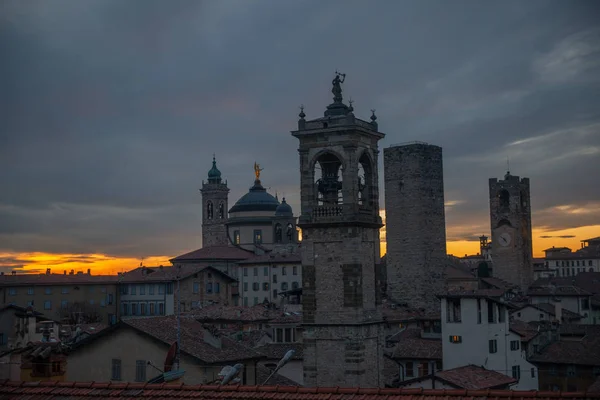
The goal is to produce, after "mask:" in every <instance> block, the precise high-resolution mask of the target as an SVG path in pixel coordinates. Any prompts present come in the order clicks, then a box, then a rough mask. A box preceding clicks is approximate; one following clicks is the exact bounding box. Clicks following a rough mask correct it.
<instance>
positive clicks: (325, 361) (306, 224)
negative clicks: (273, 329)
mask: <svg viewBox="0 0 600 400" xmlns="http://www.w3.org/2000/svg"><path fill="white" fill-rule="evenodd" d="M344 80H345V75H344V74H339V73H336V76H335V79H334V80H333V82H332V84H333V88H332V93H333V95H334V97H333V103H332V104H330V105H329V106H328V107H327V109H326V111H325V114H324V116H323V117H321V118H317V119H313V120H309V121H307V120H305V116H306V115H305V114H304V107H301V112H300V115H299V116H300V119H299V121H298V130H296V131H293V132H292V135H293V136H294V137H296V138H297V139H298V140H299V141H300V146H299V149H298V152H299V153H300V174H301V177H300V181H301V189H300V192H301V215H300V217H299V222H298V226H299V227H300V228H301V229H302V246H301V254H302V276H303V284H302V290H303V304H302V305H303V326H304V342H303V345H304V385H305V386H313V387H314V386H328V387H332V386H340V387H359V386H360V387H382V386H383V384H384V382H383V376H382V370H383V366H382V363H383V345H384V336H383V332H384V330H383V325H382V318H381V315H380V314H379V312H378V310H377V303H378V296H377V285H378V282H377V276H378V274H377V268H379V263H380V252H379V251H380V250H379V229H380V228H381V227H382V226H383V224H382V222H381V218H380V216H379V188H378V182H379V179H378V163H377V160H378V156H379V150H378V141H379V140H380V139H382V138H383V137H384V136H385V135H384V134H383V133H381V132H379V131H378V126H377V122H376V119H377V117H376V116H375V110H372V111H373V115H372V116H371V122H367V121H363V120H361V119H358V118H356V117H355V116H354V109H353V107H352V102H350V105H349V106H348V105H346V104H344V103H343V99H342V88H341V84H342V83H343V82H344Z"/></svg>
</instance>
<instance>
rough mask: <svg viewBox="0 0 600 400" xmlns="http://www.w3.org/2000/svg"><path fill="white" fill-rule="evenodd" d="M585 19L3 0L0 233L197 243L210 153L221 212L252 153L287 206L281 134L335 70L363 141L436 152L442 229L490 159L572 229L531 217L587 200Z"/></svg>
mask: <svg viewBox="0 0 600 400" xmlns="http://www.w3.org/2000/svg"><path fill="white" fill-rule="evenodd" d="M142 4H143V6H141V5H142ZM598 11H599V7H598V6H597V4H596V3H595V2H594V1H577V2H570V3H568V4H567V3H564V2H561V1H528V2H517V1H514V2H510V1H509V2H503V3H497V4H496V3H482V2H477V1H458V2H452V3H448V2H444V1H440V2H389V3H377V4H371V3H368V4H367V3H365V2H362V1H343V2H342V1H337V2H336V1H329V2H320V1H316V0H315V1H304V2H278V1H266V0H260V1H255V2H252V3H251V4H250V3H244V2H235V1H233V2H229V1H224V0H223V1H218V2H211V1H191V0H190V1H170V2H163V1H150V0H147V1H143V2H140V1H129V2H121V1H111V0H109V1H87V2H85V5H83V4H82V3H81V2H77V1H67V0H60V1H59V0H53V1H51V2H45V1H38V2H26V3H25V2H20V1H4V2H2V3H1V4H0V54H1V55H2V59H3V60H5V62H3V63H2V64H0V88H2V90H0V110H2V111H0V113H2V114H3V115H2V117H1V118H0V143H2V145H1V146H0V187H2V188H3V190H2V191H1V192H0V243H2V244H3V248H4V250H14V251H33V250H39V251H55V252H68V253H73V252H81V253H87V252H101V253H107V254H114V255H131V256H140V255H147V256H149V255H151V254H157V255H161V254H168V255H174V254H177V253H178V252H182V251H186V250H189V249H191V248H195V247H198V246H199V245H200V239H199V238H200V222H201V214H200V212H201V210H200V206H199V202H200V194H199V192H198V188H199V187H200V185H201V181H202V179H203V178H205V176H206V172H207V171H208V169H209V168H210V160H211V157H212V153H213V152H214V153H216V154H217V159H218V165H219V168H220V169H221V171H222V172H223V175H224V177H225V178H227V179H228V182H229V186H230V187H231V189H232V190H231V194H230V202H231V203H232V204H233V202H234V201H235V200H236V199H237V198H239V197H240V196H241V195H242V194H243V193H244V192H246V191H247V189H248V187H249V186H250V185H251V184H252V180H253V174H252V169H251V168H252V163H253V162H254V161H255V160H256V161H258V162H259V163H261V165H262V166H263V167H264V168H265V171H264V172H263V176H264V178H263V182H264V184H265V185H266V186H268V187H270V188H271V191H272V192H277V193H278V194H279V195H280V197H281V196H282V195H285V196H286V197H287V199H288V202H290V203H291V205H292V206H293V207H294V209H295V210H296V211H298V210H299V193H298V191H299V189H298V183H299V173H298V156H297V152H296V149H297V142H296V140H295V139H294V138H292V137H291V136H290V135H289V131H290V130H292V129H294V127H295V124H296V119H297V114H298V106H299V105H300V104H301V103H303V104H304V105H305V106H306V112H307V114H308V116H309V117H311V118H312V117H318V116H320V115H322V114H321V113H322V112H323V110H324V107H325V106H326V105H327V104H328V103H329V102H330V101H331V93H330V81H331V75H332V73H333V71H335V69H336V68H339V69H340V70H342V71H343V72H346V73H347V74H348V80H347V83H346V84H345V86H344V95H345V96H346V98H348V97H349V96H352V98H353V99H354V100H355V108H356V113H357V115H358V116H359V117H363V118H368V115H369V109H370V108H376V109H377V110H378V111H377V113H378V116H379V122H380V128H381V129H382V131H384V132H386V133H387V134H388V136H387V138H386V139H385V140H384V141H383V143H382V145H383V146H388V145H390V144H392V143H397V142H404V141H409V140H424V141H428V142H431V143H435V144H438V145H441V146H443V148H444V155H445V160H444V163H445V177H446V182H445V187H446V199H447V200H461V201H463V203H461V204H458V205H456V206H454V207H451V208H449V209H448V211H447V218H448V231H449V235H448V236H449V237H451V238H452V237H472V236H473V235H479V234H480V233H483V232H482V231H484V230H485V229H486V225H487V224H488V216H487V206H488V200H487V196H488V194H487V179H488V178H489V177H493V176H501V175H502V174H503V173H504V169H505V167H504V165H505V160H506V156H510V158H511V165H512V166H513V167H512V168H513V169H514V172H515V173H516V174H518V175H521V176H529V177H530V178H531V180H532V192H533V196H534V198H533V204H534V206H536V207H538V210H540V211H538V212H539V213H540V217H539V218H540V223H541V222H543V223H544V224H549V225H548V226H553V227H562V226H569V225H572V224H573V221H577V223H580V222H583V221H580V220H579V219H576V218H575V219H574V218H573V216H572V215H570V214H569V215H562V214H560V215H558V216H557V217H556V218H555V219H554V220H553V221H552V220H550V219H549V218H546V217H544V215H545V214H544V213H543V212H542V211H541V210H546V209H550V208H551V207H553V206H556V205H561V204H576V205H577V204H579V205H583V204H587V203H589V202H590V201H591V200H593V199H597V198H599V197H600V193H599V192H598V191H599V190H600V189H598V185H597V184H595V183H593V176H592V174H590V173H589V171H590V170H593V168H597V167H600V165H599V159H600V158H599V157H597V156H595V154H593V153H592V152H591V151H592V150H591V149H594V148H597V147H599V146H600V143H599V142H598V139H597V137H599V136H600V135H597V134H596V135H594V134H593V132H595V131H593V132H592V131H591V129H592V128H593V129H596V128H594V127H596V126H597V125H596V124H598V123H600V113H598V111H597V110H598V109H599V107H598V105H599V104H598V103H599V102H598V98H600V82H598V80H594V76H596V77H597V76H599V75H598V74H596V72H597V68H598V62H599V60H600V55H599V54H598V47H597V45H598V43H599V42H598V40H597V35H598V31H597V28H596V24H597V22H596V21H597V19H598V18H597V17H598V15H599V12H598ZM565 54H568V55H569V57H567V58H564V55H565ZM586 129H587V130H590V132H592V133H591V134H582V133H581V132H582V131H583V130H586ZM559 131H560V132H562V131H565V132H569V133H565V134H553V133H554V132H559ZM578 132H579V133H578ZM536 137H539V138H540V139H537V140H534V141H530V142H527V140H528V139H530V138H536ZM518 141H522V144H519V145H513V146H508V145H509V144H510V143H514V142H518ZM583 149H587V151H588V152H590V153H589V154H584V153H578V152H581V151H582V150H583ZM567 155H569V156H567ZM561 157H562V158H561ZM380 170H381V171H383V168H380ZM574 177H576V179H575V178H574ZM382 199H383V191H382ZM382 205H383V202H382ZM61 207H63V208H62V209H61ZM586 223H588V224H589V223H600V219H598V218H597V217H596V216H593V217H589V218H587V222H586ZM454 227H456V228H454Z"/></svg>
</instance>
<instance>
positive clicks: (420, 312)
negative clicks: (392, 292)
mask: <svg viewBox="0 0 600 400" xmlns="http://www.w3.org/2000/svg"><path fill="white" fill-rule="evenodd" d="M381 312H382V314H383V316H384V317H385V318H386V319H387V320H388V321H394V322H400V321H433V320H439V319H440V318H441V316H440V311H439V310H436V311H430V310H429V311H428V310H424V309H411V308H407V307H401V306H394V305H392V304H391V303H387V302H385V303H383V304H382V306H381Z"/></svg>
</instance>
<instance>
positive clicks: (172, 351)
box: [163, 342, 177, 372]
mask: <svg viewBox="0 0 600 400" xmlns="http://www.w3.org/2000/svg"><path fill="white" fill-rule="evenodd" d="M176 356H177V342H174V343H173V344H172V345H171V347H170V348H169V352H168V353H167V358H165V367H164V369H163V370H164V372H169V371H171V370H172V369H173V362H174V361H175V357H176Z"/></svg>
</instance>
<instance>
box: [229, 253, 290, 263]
mask: <svg viewBox="0 0 600 400" xmlns="http://www.w3.org/2000/svg"><path fill="white" fill-rule="evenodd" d="M301 262H302V258H301V257H300V254H295V253H291V254H290V253H269V254H261V255H257V256H254V257H251V258H248V259H246V260H244V261H240V262H239V263H238V264H286V263H289V264H300V263H301Z"/></svg>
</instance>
